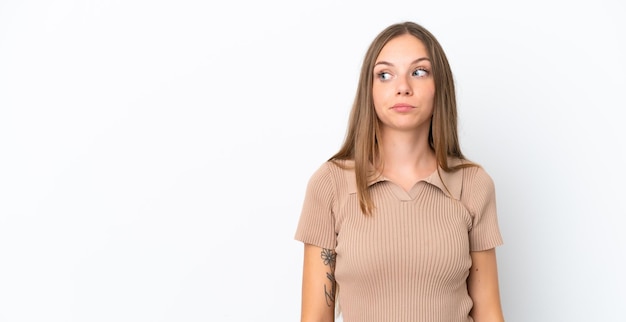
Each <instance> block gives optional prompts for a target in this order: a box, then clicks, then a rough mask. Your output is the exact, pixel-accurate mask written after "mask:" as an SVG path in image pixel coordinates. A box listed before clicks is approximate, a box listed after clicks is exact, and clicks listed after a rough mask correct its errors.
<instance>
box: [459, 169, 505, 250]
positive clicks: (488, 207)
mask: <svg viewBox="0 0 626 322" xmlns="http://www.w3.org/2000/svg"><path fill="white" fill-rule="evenodd" d="M470 169H471V170H470V171H472V172H475V173H474V174H473V176H472V178H471V179H470V180H469V186H467V187H464V188H463V195H464V197H465V198H467V201H466V202H467V203H468V207H469V210H470V213H471V215H472V227H471V229H470V232H469V241H470V250H471V251H481V250H487V249H491V248H494V247H496V246H500V245H502V244H503V240H502V235H501V234H500V228H499V226H498V216H497V210H496V191H495V185H494V183H493V180H492V179H491V177H490V176H489V174H487V172H485V170H484V169H483V168H480V167H477V168H470ZM464 181H465V180H464Z"/></svg>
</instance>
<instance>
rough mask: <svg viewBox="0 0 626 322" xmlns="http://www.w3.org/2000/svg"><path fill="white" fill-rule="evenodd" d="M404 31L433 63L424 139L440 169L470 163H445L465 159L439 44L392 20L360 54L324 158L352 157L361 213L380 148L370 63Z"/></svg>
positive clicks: (367, 207) (368, 206) (368, 203)
mask: <svg viewBox="0 0 626 322" xmlns="http://www.w3.org/2000/svg"><path fill="white" fill-rule="evenodd" d="M405 34H410V35H413V36H414V37H416V38H417V39H419V40H421V41H422V43H423V44H424V46H425V47H426V50H427V51H428V55H429V57H430V60H431V64H432V75H433V79H434V82H435V98H434V103H433V104H434V109H433V117H432V119H431V123H430V131H429V134H428V142H429V144H430V147H431V148H432V149H433V151H434V153H435V156H436V158H437V165H438V166H439V167H440V168H441V169H442V170H444V171H456V170H458V169H460V168H464V167H468V166H473V165H474V164H473V163H471V162H463V163H462V164H460V165H457V166H454V167H452V166H449V165H448V157H456V158H459V159H462V160H465V157H464V156H463V154H462V153H461V148H460V146H459V139H458V134H457V110H456V94H455V89H454V79H453V77H452V71H451V69H450V65H449V64H448V59H447V58H446V54H445V52H444V50H443V48H442V47H441V45H440V44H439V42H438V41H437V39H436V38H435V36H433V35H432V34H431V33H430V32H429V31H428V30H427V29H426V28H424V27H422V26H421V25H419V24H417V23H414V22H403V23H397V24H393V25H391V26H389V27H387V28H385V29H384V30H383V31H381V32H380V33H379V34H378V36H376V38H375V39H374V41H372V43H371V44H370V46H369V48H368V50H367V52H366V54H365V58H364V60H363V65H362V66H361V75H360V78H359V83H358V86H357V92H356V97H355V99H354V103H353V105H352V110H351V112H350V120H349V124H348V130H347V133H346V137H345V140H344V143H343V145H342V147H341V148H340V149H339V151H338V152H337V153H336V154H335V155H333V156H332V157H331V158H330V159H329V161H336V160H354V172H355V177H356V186H357V194H358V198H359V204H360V207H361V210H362V211H363V213H365V214H370V213H371V210H372V209H373V207H374V204H373V201H372V197H371V195H370V193H369V190H368V189H367V187H368V183H369V181H370V180H372V179H373V176H374V175H376V169H373V167H372V165H373V164H375V160H377V159H378V157H379V156H380V153H381V152H380V146H379V145H378V142H379V141H380V128H379V120H378V117H377V116H376V112H375V110H374V102H373V98H372V86H373V79H374V75H373V69H374V64H375V63H376V58H377V57H378V55H379V53H380V51H381V50H382V48H383V47H384V46H385V45H386V44H387V43H388V42H389V41H390V40H391V39H394V38H396V37H398V36H401V35H405Z"/></svg>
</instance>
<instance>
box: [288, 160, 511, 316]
mask: <svg viewBox="0 0 626 322" xmlns="http://www.w3.org/2000/svg"><path fill="white" fill-rule="evenodd" d="M338 162H342V163H343V164H346V165H351V164H353V162H350V161H338ZM454 162H458V161H454V160H451V163H454ZM439 172H440V174H441V177H440V176H439V175H438V173H437V171H435V172H433V173H432V174H431V175H430V176H429V177H427V178H425V179H424V180H421V181H419V182H417V183H416V184H415V185H414V186H413V188H412V189H411V190H409V191H408V192H407V191H405V190H404V189H402V188H401V187H400V186H398V185H396V184H395V183H393V182H391V181H389V180H387V179H386V178H384V177H379V178H378V179H377V180H375V181H373V182H371V183H370V185H369V188H368V189H370V193H371V196H372V199H373V201H374V206H375V209H374V211H373V212H372V215H371V216H365V215H363V213H362V212H361V210H360V207H359V201H358V198H357V194H356V180H355V176H354V171H353V170H350V169H342V168H341V167H339V166H338V165H336V164H334V163H333V162H325V163H324V164H322V165H321V167H320V168H319V169H318V170H317V171H316V172H315V173H314V174H313V175H312V176H311V178H310V180H309V182H308V186H307V191H306V195H305V199H304V204H303V207H302V213H301V215H300V220H299V223H298V227H297V230H296V234H295V239H296V240H299V241H302V242H303V243H308V244H313V245H316V246H319V247H322V248H328V249H334V250H335V251H336V253H337V261H336V266H335V279H336V281H337V284H338V285H339V289H340V295H339V301H340V304H341V307H342V314H343V319H344V322H369V321H371V322H383V321H384V322H392V321H411V322H417V321H424V322H437V321H441V322H454V321H458V322H468V321H472V319H471V317H470V316H469V312H470V310H471V308H472V300H471V298H470V297H469V295H468V292H467V285H466V279H467V277H468V274H469V268H470V267H471V264H472V263H471V257H470V251H481V250H487V249H491V248H493V247H496V246H498V245H501V244H502V237H501V235H500V231H499V228H498V221H497V215H496V198H495V189H494V183H493V181H492V179H491V177H490V176H489V175H488V174H487V173H486V172H485V170H484V169H483V168H481V167H470V168H465V169H461V170H458V171H456V172H452V173H448V172H445V171H443V170H441V169H440V171H439ZM444 182H445V185H444ZM446 187H447V188H446Z"/></svg>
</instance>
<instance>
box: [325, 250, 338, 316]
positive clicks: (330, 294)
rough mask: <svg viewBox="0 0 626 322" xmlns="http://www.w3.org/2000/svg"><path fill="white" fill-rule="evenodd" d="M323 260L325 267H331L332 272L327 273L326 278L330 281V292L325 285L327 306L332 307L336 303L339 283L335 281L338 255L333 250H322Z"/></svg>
mask: <svg viewBox="0 0 626 322" xmlns="http://www.w3.org/2000/svg"><path fill="white" fill-rule="evenodd" d="M322 260H323V261H324V265H327V266H329V267H330V272H327V273H326V278H328V280H329V281H330V290H328V287H327V285H326V284H324V296H325V297H326V305H328V306H332V305H333V304H334V303H335V291H336V289H337V281H335V261H336V260H337V253H335V251H334V250H332V249H326V248H324V249H322Z"/></svg>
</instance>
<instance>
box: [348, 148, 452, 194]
mask: <svg viewBox="0 0 626 322" xmlns="http://www.w3.org/2000/svg"><path fill="white" fill-rule="evenodd" d="M462 163H463V161H462V160H459V159H456V158H448V165H449V166H451V167H454V166H456V165H459V164H462ZM352 165H354V163H353V162H352ZM437 170H438V171H437ZM437 170H435V171H434V172H433V173H431V174H430V175H429V176H428V177H426V178H424V179H421V180H420V181H423V182H426V183H428V184H431V185H433V186H435V187H437V188H439V189H440V190H441V191H442V192H443V193H444V194H445V195H446V196H448V197H450V198H452V199H456V200H460V199H461V189H462V184H463V171H461V170H457V171H454V172H446V171H444V170H443V169H442V168H441V167H439V166H438V167H437ZM346 171H347V179H348V190H349V193H350V194H353V193H356V190H357V189H356V177H355V175H354V168H352V169H349V170H346ZM388 180H389V179H387V178H385V177H384V176H383V175H379V176H378V177H376V178H375V179H374V180H372V181H370V182H369V183H368V187H370V186H372V185H374V184H376V183H378V182H382V181H388Z"/></svg>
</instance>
